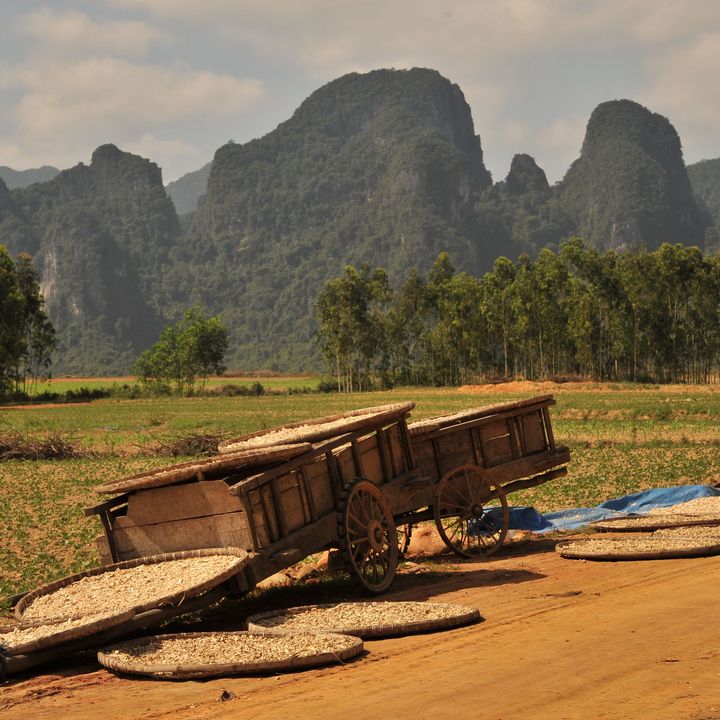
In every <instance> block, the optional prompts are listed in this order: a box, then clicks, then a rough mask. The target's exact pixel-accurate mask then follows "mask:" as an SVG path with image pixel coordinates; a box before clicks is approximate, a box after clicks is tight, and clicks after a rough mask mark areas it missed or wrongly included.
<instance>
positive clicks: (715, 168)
mask: <svg viewBox="0 0 720 720" xmlns="http://www.w3.org/2000/svg"><path fill="white" fill-rule="evenodd" d="M687 170H688V175H689V177H690V183H691V184H692V189H693V193H694V194H695V197H696V198H697V200H698V204H699V205H700V206H701V208H702V209H703V210H704V211H705V212H706V213H707V216H708V222H709V223H711V225H710V227H709V228H708V229H707V230H706V231H705V246H706V247H707V248H708V249H712V250H713V251H715V252H717V251H718V250H720V158H717V159H716V160H702V161H701V162H699V163H695V164H693V165H688V169H687Z"/></svg>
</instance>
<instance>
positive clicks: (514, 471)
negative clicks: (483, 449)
mask: <svg viewBox="0 0 720 720" xmlns="http://www.w3.org/2000/svg"><path fill="white" fill-rule="evenodd" d="M569 461H570V451H569V450H568V449H567V448H566V447H559V448H556V449H555V450H548V451H547V452H544V453H539V454H537V455H529V456H528V457H526V458H521V459H520V460H513V461H512V462H508V463H505V464H504V465H498V466H497V467H494V468H487V469H486V471H485V472H486V473H487V477H488V479H489V480H492V481H493V482H498V483H505V482H509V481H510V480H516V479H518V478H526V477H530V476H531V475H537V474H538V473H540V472H543V471H544V470H549V469H550V468H553V467H557V466H558V465H564V464H565V463H567V462H569Z"/></svg>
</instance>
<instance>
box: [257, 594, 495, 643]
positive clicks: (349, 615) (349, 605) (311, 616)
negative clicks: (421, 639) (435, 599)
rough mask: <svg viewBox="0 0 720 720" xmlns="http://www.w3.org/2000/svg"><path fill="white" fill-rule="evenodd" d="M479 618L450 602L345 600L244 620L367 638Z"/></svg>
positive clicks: (279, 630)
mask: <svg viewBox="0 0 720 720" xmlns="http://www.w3.org/2000/svg"><path fill="white" fill-rule="evenodd" d="M480 619H481V617H480V612H479V611H478V609H477V608H473V607H467V606H465V605H455V604H451V603H426V602H346V603H329V604H325V605H305V606H302V607H294V608H289V609H287V610H272V611H268V612H262V613H257V614H256V615H251V616H250V617H248V618H247V620H246V623H247V628H248V630H249V631H251V632H255V633H263V634H283V633H292V632H315V633H317V632H332V633H342V634H346V635H355V636H357V637H362V638H366V639H367V638H380V637H389V636H393V635H412V634H414V633H421V632H428V631H430V630H449V629H451V628H455V627H460V626H461V625H469V624H470V623H474V622H478V621H479V620H480Z"/></svg>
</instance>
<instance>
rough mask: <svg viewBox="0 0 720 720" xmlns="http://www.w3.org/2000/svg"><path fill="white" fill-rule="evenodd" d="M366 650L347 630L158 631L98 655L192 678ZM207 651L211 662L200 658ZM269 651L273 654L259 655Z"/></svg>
mask: <svg viewBox="0 0 720 720" xmlns="http://www.w3.org/2000/svg"><path fill="white" fill-rule="evenodd" d="M238 648H239V649H240V651H238ZM303 648H305V649H303ZM243 649H245V650H246V652H244V653H243V652H242V650H243ZM248 650H249V651H248ZM362 651H363V643H362V640H360V639H359V638H356V637H348V636H346V635H331V634H325V635H308V634H306V635H300V634H295V635H283V636H277V635H276V636H262V635H254V634H252V633H248V632H244V631H241V632H204V633H183V634H175V635H156V636H153V637H147V638H141V639H139V640H132V641H129V642H124V643H119V644H117V645H113V646H111V647H109V648H107V649H105V650H101V651H100V652H99V653H98V661H99V662H100V664H101V665H103V666H104V667H106V668H108V669H110V670H114V671H117V672H122V673H131V674H136V675H150V676H151V677H154V678H158V679H166V680H189V679H193V678H206V677H219V676H225V675H255V674H259V673H276V672H290V671H294V670H304V669H306V668H311V667H316V666H318V665H329V664H331V663H338V662H345V661H347V660H350V659H351V658H353V657H356V656H357V655H359V654H360V653H361V652H362ZM203 655H205V658H204V659H208V662H205V663H203V662H198V659H203ZM263 655H265V656H266V657H267V656H268V655H269V656H270V658H271V659H260V660H258V659H256V658H257V657H261V658H262V656H263ZM208 656H209V657H208ZM248 657H249V658H250V659H248Z"/></svg>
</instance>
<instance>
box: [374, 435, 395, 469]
mask: <svg viewBox="0 0 720 720" xmlns="http://www.w3.org/2000/svg"><path fill="white" fill-rule="evenodd" d="M376 437H377V448H378V454H379V456H380V464H381V465H382V474H383V482H389V481H390V480H392V470H391V463H390V457H389V455H388V449H387V431H386V430H383V429H380V430H378V431H377V435H376Z"/></svg>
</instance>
